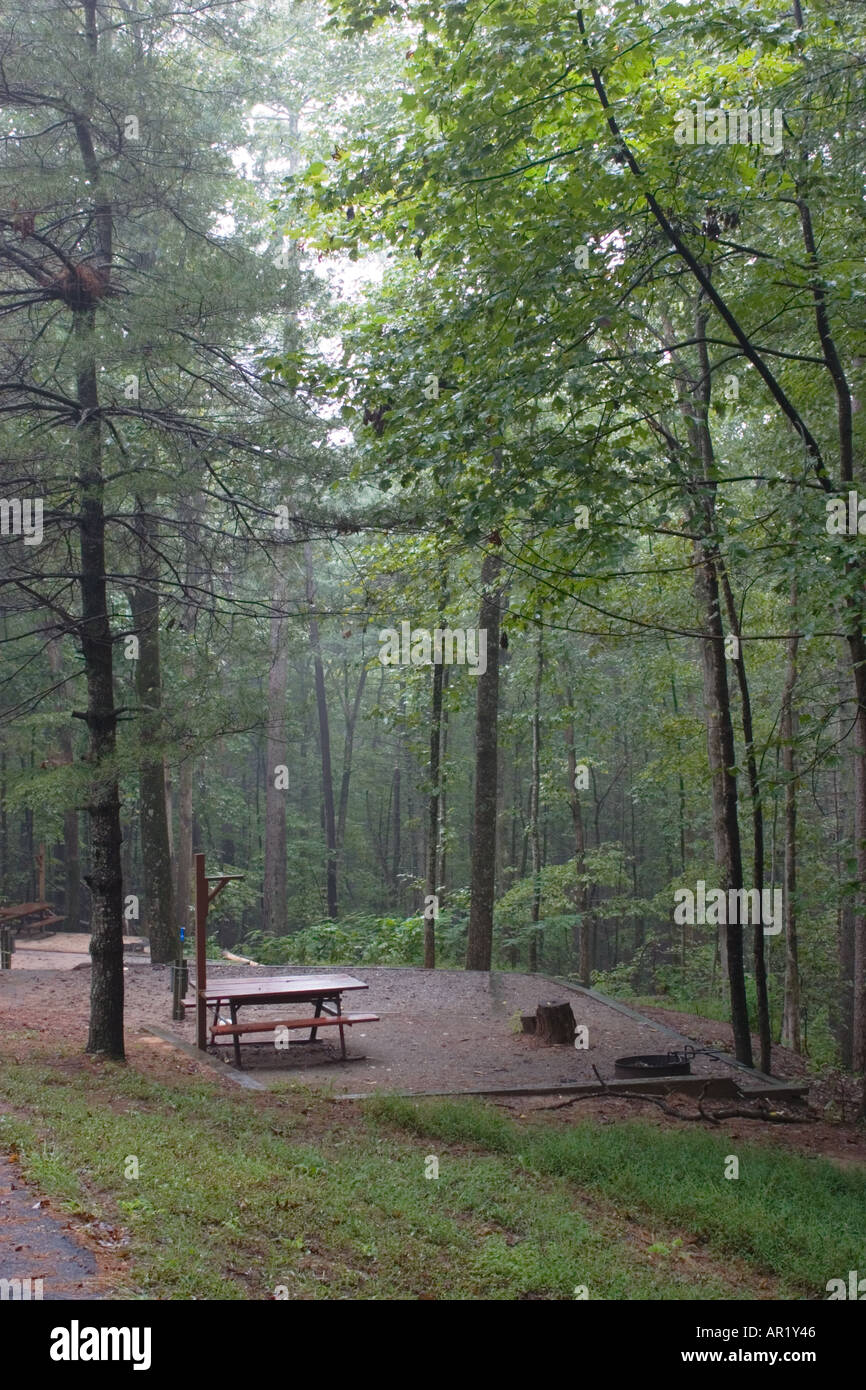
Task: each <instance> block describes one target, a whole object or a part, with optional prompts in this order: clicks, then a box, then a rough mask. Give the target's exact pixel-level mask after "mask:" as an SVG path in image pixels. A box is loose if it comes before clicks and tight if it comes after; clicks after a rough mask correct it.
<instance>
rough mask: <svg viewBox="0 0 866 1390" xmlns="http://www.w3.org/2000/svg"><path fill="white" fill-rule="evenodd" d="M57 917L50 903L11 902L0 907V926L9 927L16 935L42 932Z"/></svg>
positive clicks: (52, 924) (56, 921)
mask: <svg viewBox="0 0 866 1390" xmlns="http://www.w3.org/2000/svg"><path fill="white" fill-rule="evenodd" d="M62 921H63V918H62V917H58V916H57V913H56V912H55V911H54V907H53V905H52V904H51V903H11V904H9V905H8V906H6V907H0V927H9V928H11V930H12V931H14V932H15V934H16V935H17V936H21V935H23V934H25V933H27V932H44V931H45V930H46V929H47V928H48V927H53V926H56V925H57V923H58V922H62Z"/></svg>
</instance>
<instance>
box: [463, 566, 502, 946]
mask: <svg viewBox="0 0 866 1390" xmlns="http://www.w3.org/2000/svg"><path fill="white" fill-rule="evenodd" d="M501 569H502V561H501V559H500V557H499V555H498V554H497V553H496V551H495V550H491V551H489V552H488V553H487V555H485V557H484V563H483V564H482V566H481V608H480V614H479V619H478V626H479V628H481V629H482V630H484V629H486V632H487V670H486V671H485V672H484V675H483V676H481V675H479V676H477V677H476V678H475V679H476V680H477V682H478V690H477V692H476V700H475V797H474V813H473V821H472V877H471V884H470V894H471V905H470V909H469V931H468V936H467V941H466V969H467V970H489V969H490V967H491V963H492V956H493V896H494V891H495V866H496V761H497V759H496V751H497V742H498V720H499V622H500V603H501V590H500V586H499V582H498V581H499V576H500V572H501Z"/></svg>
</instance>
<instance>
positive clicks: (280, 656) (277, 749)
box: [262, 569, 289, 935]
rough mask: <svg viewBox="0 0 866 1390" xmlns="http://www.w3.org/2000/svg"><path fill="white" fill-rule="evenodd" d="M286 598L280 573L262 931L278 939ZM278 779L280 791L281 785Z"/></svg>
mask: <svg viewBox="0 0 866 1390" xmlns="http://www.w3.org/2000/svg"><path fill="white" fill-rule="evenodd" d="M286 594H287V586H286V580H285V577H284V575H283V574H282V573H281V572H280V571H279V569H277V571H276V572H275V579H274V585H273V591H272V605H273V611H272V614H271V625H270V626H271V630H270V648H271V664H270V669H269V671H268V726H267V732H266V736H265V845H264V882H263V885H262V926H263V928H264V930H265V931H266V932H273V933H274V934H275V935H280V934H282V933H284V932H285V930H286V922H287V918H288V894H287V885H286V871H287V862H286V861H287V856H288V841H287V835H286V796H287V790H286V786H285V784H284V779H283V775H282V773H279V774H278V773H277V769H278V768H282V767H287V766H288V742H287V740H286V687H287V682H288V667H289V660H288V646H287V641H286V620H285V618H284V617H283V611H284V609H285V606H286ZM278 780H279V782H280V783H281V785H280V786H277V781H278Z"/></svg>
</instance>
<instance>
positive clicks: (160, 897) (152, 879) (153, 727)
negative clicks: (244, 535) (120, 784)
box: [129, 498, 180, 965]
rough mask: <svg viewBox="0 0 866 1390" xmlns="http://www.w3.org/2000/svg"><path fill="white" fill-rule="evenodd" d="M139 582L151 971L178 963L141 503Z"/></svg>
mask: <svg viewBox="0 0 866 1390" xmlns="http://www.w3.org/2000/svg"><path fill="white" fill-rule="evenodd" d="M135 524H136V532H137V539H138V582H137V583H136V584H134V585H133V586H131V588H130V590H129V602H130V607H131V609H132V616H133V621H134V623H135V628H136V634H137V636H138V665H137V670H136V693H137V695H138V706H139V715H138V729H139V749H140V751H139V765H138V782H139V800H140V809H141V814H140V817H139V827H140V834H141V859H142V869H143V876H144V894H143V896H144V903H145V909H144V920H145V923H146V926H147V929H148V935H149V937H150V961H151V965H167V964H169V963H170V962H171V961H174V960H177V955H178V948H179V945H180V934H179V931H178V925H177V921H176V920H175V911H174V886H173V884H172V880H171V848H170V844H169V833H168V809H167V806H166V800H165V767H164V764H163V757H162V751H161V747H160V744H161V740H162V735H163V729H162V668H161V662H160V645H159V594H158V592H157V578H158V573H157V572H158V562H157V544H158V535H157V528H156V525H155V523H154V521H153V518H152V517H151V516H150V515H149V514H148V513H147V511H146V508H145V504H144V502H143V501H142V499H141V498H137V499H136V517H135Z"/></svg>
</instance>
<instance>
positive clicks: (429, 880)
mask: <svg viewBox="0 0 866 1390" xmlns="http://www.w3.org/2000/svg"><path fill="white" fill-rule="evenodd" d="M444 671H445V667H444V665H443V663H442V662H441V661H438V662H435V663H434V665H433V682H432V695H431V700H430V796H429V798H428V801H427V873H426V882H425V895H426V898H427V902H426V903H425V909H424V968H425V970H433V969H435V966H436V916H435V913H436V909H437V908H438V905H439V904H438V896H439V877H438V868H439V792H440V787H439V767H440V752H441V741H442V685H443V676H444ZM431 898H433V899H434V900H435V901H434V902H433V903H431V902H430V901H429V900H430V899H431Z"/></svg>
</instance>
